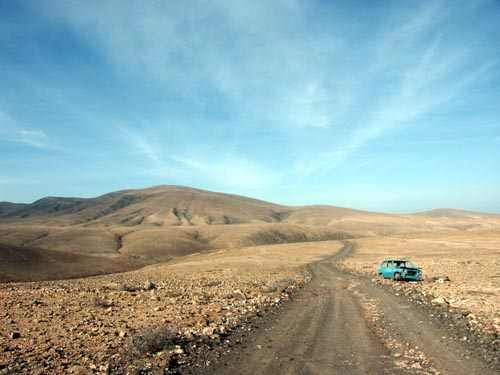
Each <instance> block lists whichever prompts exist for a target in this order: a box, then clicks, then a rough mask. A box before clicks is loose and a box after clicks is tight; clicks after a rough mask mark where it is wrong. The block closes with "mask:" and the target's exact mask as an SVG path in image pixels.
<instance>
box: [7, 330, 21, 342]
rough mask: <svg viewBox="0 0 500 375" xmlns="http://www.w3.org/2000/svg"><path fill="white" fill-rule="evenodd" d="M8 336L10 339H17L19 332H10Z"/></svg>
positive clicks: (19, 335)
mask: <svg viewBox="0 0 500 375" xmlns="http://www.w3.org/2000/svg"><path fill="white" fill-rule="evenodd" d="M9 337H10V338H11V339H12V340H15V339H18V338H20V337H21V334H20V333H19V332H11V333H10V335H9Z"/></svg>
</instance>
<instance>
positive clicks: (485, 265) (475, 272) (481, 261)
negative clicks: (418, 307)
mask: <svg viewBox="0 0 500 375" xmlns="http://www.w3.org/2000/svg"><path fill="white" fill-rule="evenodd" d="M356 245H357V246H356V250H355V252H354V253H353V254H352V256H351V257H349V258H346V259H345V260H343V261H342V265H343V267H345V268H347V269H350V270H353V271H355V272H360V273H363V274H366V275H371V276H374V277H375V276H376V270H377V267H378V265H379V264H380V263H381V261H382V260H383V259H385V258H406V259H410V260H411V261H412V262H413V263H416V264H417V265H418V266H420V267H422V269H423V274H424V281H423V282H421V283H394V282H392V281H379V282H382V283H385V284H392V285H393V286H395V287H396V288H406V289H408V288H411V289H416V290H417V291H418V292H420V293H421V294H423V295H424V296H427V297H429V298H430V299H432V300H433V301H434V303H436V304H445V305H448V306H449V307H451V308H456V309H461V310H462V311H464V313H466V314H467V315H468V316H469V317H470V320H471V322H472V323H473V324H475V323H477V325H478V326H479V327H480V328H482V329H486V330H487V331H491V332H497V333H499V332H500V309H499V306H500V233H498V232H464V233H426V234H425V237H424V236H423V235H418V234H416V235H399V236H392V237H376V238H364V239H359V240H356Z"/></svg>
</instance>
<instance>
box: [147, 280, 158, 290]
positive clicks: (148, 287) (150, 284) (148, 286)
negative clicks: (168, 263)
mask: <svg viewBox="0 0 500 375" xmlns="http://www.w3.org/2000/svg"><path fill="white" fill-rule="evenodd" d="M144 289H145V290H153V289H156V284H155V283H153V282H152V281H151V280H146V281H145V282H144Z"/></svg>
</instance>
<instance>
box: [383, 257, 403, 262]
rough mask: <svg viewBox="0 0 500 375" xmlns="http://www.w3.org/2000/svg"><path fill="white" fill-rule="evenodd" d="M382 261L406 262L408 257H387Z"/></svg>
mask: <svg viewBox="0 0 500 375" xmlns="http://www.w3.org/2000/svg"><path fill="white" fill-rule="evenodd" d="M383 261H384V262H408V259H397V258H389V259H384V260H383Z"/></svg>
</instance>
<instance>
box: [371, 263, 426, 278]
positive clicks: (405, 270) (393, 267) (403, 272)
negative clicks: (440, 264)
mask: <svg viewBox="0 0 500 375" xmlns="http://www.w3.org/2000/svg"><path fill="white" fill-rule="evenodd" d="M377 273H378V275H379V276H381V277H383V278H385V279H393V280H398V281H399V280H407V281H421V280H422V269H421V268H420V267H418V266H416V265H414V264H413V263H412V262H410V261H409V260H402V259H386V260H384V261H383V262H382V263H381V264H380V266H379V267H378V270H377Z"/></svg>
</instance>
